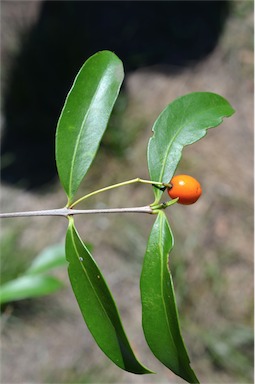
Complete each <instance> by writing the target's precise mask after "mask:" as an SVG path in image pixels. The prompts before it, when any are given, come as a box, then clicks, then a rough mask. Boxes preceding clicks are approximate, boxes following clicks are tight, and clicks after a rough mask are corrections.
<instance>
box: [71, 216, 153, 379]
mask: <svg viewBox="0 0 255 384" xmlns="http://www.w3.org/2000/svg"><path fill="white" fill-rule="evenodd" d="M66 257H67V261H68V262H69V268H68V272H69V278H70V282H71V285H72V288H73V291H74V294H75V296H76V299H77V302H78V304H79V307H80V310H81V312H82V315H83V318H84V320H85V322H86V324H87V326H88V328H89V330H90V332H91V334H92V335H93V337H94V339H95V341H96V342H97V344H98V346H99V347H100V348H101V349H102V351H103V352H104V353H105V354H106V355H107V356H108V357H109V358H110V359H111V360H112V361H113V362H114V363H115V364H116V365H117V366H119V367H120V368H122V369H124V370H126V371H129V372H133V373H137V374H144V373H151V372H150V371H149V370H148V369H147V368H145V367H144V366H142V365H141V364H140V363H139V362H138V360H137V359H136V357H135V355H134V353H133V351H132V349H131V346H130V344H129V341H128V339H127V336H126V334H125V332H124V329H123V326H122V323H121V320H120V316H119V313H118V310H117V307H116V304H115V302H114V300H113V297H112V295H111V292H110V290H109V288H108V286H107V284H106V282H105V280H104V277H103V275H102V273H101V271H100V270H99V268H98V266H97V264H96V262H95V260H94V259H93V257H92V255H91V254H90V252H89V251H88V249H87V248H86V246H85V244H84V243H83V242H82V240H81V239H80V237H79V234H78V233H77V231H76V229H75V226H74V222H73V219H71V218H70V222H69V227H68V231H67V236H66Z"/></svg>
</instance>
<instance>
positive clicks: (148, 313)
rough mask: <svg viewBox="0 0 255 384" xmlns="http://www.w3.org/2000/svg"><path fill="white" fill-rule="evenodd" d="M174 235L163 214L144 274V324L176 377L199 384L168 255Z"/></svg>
mask: <svg viewBox="0 0 255 384" xmlns="http://www.w3.org/2000/svg"><path fill="white" fill-rule="evenodd" d="M172 247H173V235H172V233H171V229H170V227H169V224H168V221H167V219H166V216H165V214H164V212H162V211H161V212H160V213H159V214H158V217H157V219H156V221H155V223H154V225H153V228H152V231H151V234H150V237H149V241H148V245H147V250H146V254H145V257H144V263H143V268H142V273H141V282H140V284H141V299H142V325H143V330H144V334H145V338H146V341H147V343H148V345H149V347H150V349H151V351H152V352H153V353H154V355H155V356H156V357H157V358H158V359H159V360H160V361H161V362H162V363H163V364H164V365H165V366H167V367H168V368H169V369H171V371H173V372H174V373H175V374H176V375H178V376H180V377H182V378H183V379H184V380H186V381H188V382H189V383H198V379H197V377H196V375H195V373H194V372H193V370H192V369H191V367H190V361H189V357H188V354H187V351H186V347H185V344H184V341H183V338H182V335H181V331H180V326H179V318H178V311H177V306H176V300H175V294H174V287H173V282H172V276H171V273H170V270H169V265H168V254H169V252H170V250H171V249H172Z"/></svg>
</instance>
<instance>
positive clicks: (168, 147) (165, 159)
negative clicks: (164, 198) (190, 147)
mask: <svg viewBox="0 0 255 384" xmlns="http://www.w3.org/2000/svg"><path fill="white" fill-rule="evenodd" d="M216 107H217V106H216ZM216 107H215V106H214V107H211V108H208V109H206V113H208V111H210V110H213V109H215V108H216ZM197 115H202V116H203V115H205V112H204V113H202V114H201V113H196V114H195V115H193V119H192V120H195V119H194V117H196V116H197ZM224 116H226V115H223V116H222V117H219V118H221V119H223V117H224ZM184 127H185V125H184V124H182V125H181V126H180V128H179V129H178V130H177V131H176V133H175V134H174V136H173V137H172V139H171V140H170V143H169V145H168V146H167V150H166V155H165V157H164V160H163V166H162V168H161V172H160V178H159V180H158V181H162V179H163V175H164V171H165V168H166V163H167V160H168V154H169V152H170V149H171V146H172V144H173V142H174V141H175V139H176V137H177V136H178V135H179V133H180V132H181V131H182V130H183V129H184ZM209 128H210V127H206V128H203V130H205V131H206V130H207V129H209ZM185 145H187V144H185ZM185 145H182V148H183V147H184V146H185Z"/></svg>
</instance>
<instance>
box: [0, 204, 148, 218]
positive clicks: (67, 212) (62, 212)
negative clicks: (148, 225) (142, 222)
mask: <svg viewBox="0 0 255 384" xmlns="http://www.w3.org/2000/svg"><path fill="white" fill-rule="evenodd" d="M96 213H101V214H102V213H149V214H152V213H154V212H153V209H152V208H151V207H150V206H149V205H146V206H144V207H132V208H106V209H69V208H66V207H65V208H59V209H48V210H43V211H26V212H10V213H0V218H11V217H31V216H64V217H68V216H73V215H84V214H96Z"/></svg>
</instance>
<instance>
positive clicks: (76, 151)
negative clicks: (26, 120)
mask: <svg viewBox="0 0 255 384" xmlns="http://www.w3.org/2000/svg"><path fill="white" fill-rule="evenodd" d="M123 78H124V72H123V65H122V62H121V61H120V59H119V58H118V57H117V56H116V55H115V54H114V53H112V52H110V51H101V52H98V53H96V54H95V55H93V56H91V57H90V58H89V59H88V60H87V61H86V62H85V64H84V65H83V67H82V68H81V69H80V71H79V73H78V75H77V77H76V78H75V80H74V84H73V86H72V88H71V90H70V92H69V94H68V96H67V98H66V101H65V105H64V107H63V110H62V112H61V115H60V118H59V121H58V125H57V132H56V162H57V169H58V174H59V178H60V181H61V183H62V185H63V187H64V189H65V192H66V194H67V196H68V204H69V205H70V204H71V203H72V200H73V196H74V194H75V193H76V191H77V189H78V187H79V185H80V183H81V181H82V179H83V177H84V176H85V174H86V172H87V171H88V169H89V167H90V165H91V163H92V161H93V159H94V157H95V155H96V152H97V149H98V146H99V144H100V141H101V138H102V136H103V133H104V131H105V129H106V127H107V123H108V120H109V117H110V114H111V111H112V108H113V106H114V103H115V101H116V98H117V96H118V93H119V90H120V86H121V84H122V81H123Z"/></svg>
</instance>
